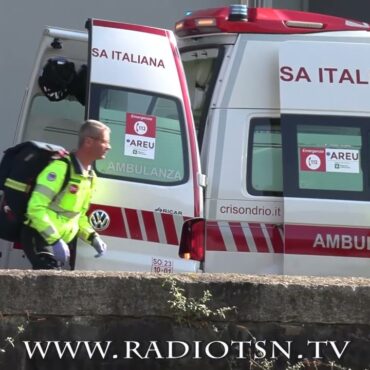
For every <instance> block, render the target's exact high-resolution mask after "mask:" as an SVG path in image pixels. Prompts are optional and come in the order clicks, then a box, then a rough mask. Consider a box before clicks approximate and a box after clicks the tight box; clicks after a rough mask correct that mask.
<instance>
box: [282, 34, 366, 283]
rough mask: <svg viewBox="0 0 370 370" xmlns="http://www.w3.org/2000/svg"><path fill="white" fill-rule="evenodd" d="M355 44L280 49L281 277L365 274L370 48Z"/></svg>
mask: <svg viewBox="0 0 370 370" xmlns="http://www.w3.org/2000/svg"><path fill="white" fill-rule="evenodd" d="M357 40H360V39H357ZM360 41H361V40H360ZM360 41H358V42H352V43H349V42H341V41H340V40H339V41H338V42H327V41H319V39H318V38H317V41H312V42H311V41H289V42H285V43H284V44H283V45H282V47H281V50H280V56H279V58H280V61H279V62H280V100H281V111H282V115H281V122H282V143H283V172H284V243H285V244H284V251H285V255H284V273H285V274H289V275H292V274H293V275H320V276H325V275H334V276H364V277H369V276H370V187H369V179H370V168H369V161H370V149H369V146H370V104H369V102H370V81H369V78H370V77H369V76H370V73H369V72H370V67H369V62H368V61H369V58H370V45H369V44H364V43H361V42H360Z"/></svg>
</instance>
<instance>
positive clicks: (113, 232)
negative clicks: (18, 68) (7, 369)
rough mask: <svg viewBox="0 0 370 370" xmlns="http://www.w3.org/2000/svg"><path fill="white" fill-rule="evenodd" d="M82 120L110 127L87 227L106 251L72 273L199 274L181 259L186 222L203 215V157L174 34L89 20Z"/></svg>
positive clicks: (82, 251)
mask: <svg viewBox="0 0 370 370" xmlns="http://www.w3.org/2000/svg"><path fill="white" fill-rule="evenodd" d="M89 43H90V45H89V47H90V54H89V86H88V98H87V117H89V118H92V119H98V120H100V121H102V122H104V123H105V124H106V125H108V126H109V127H110V129H111V146H112V149H111V150H110V151H109V153H108V154H107V156H106V158H105V159H102V160H99V161H97V162H96V164H95V171H96V173H97V175H98V177H99V180H98V183H97V191H96V193H95V195H94V197H93V204H92V207H91V218H90V220H91V223H92V224H93V226H94V227H95V229H96V230H97V231H98V232H99V233H100V234H101V235H103V238H104V239H105V240H106V242H107V244H108V248H109V251H108V253H107V255H106V256H105V257H104V258H101V259H97V260H96V261H94V259H92V258H91V252H90V251H89V252H87V251H86V248H79V256H78V259H77V267H78V268H91V267H94V268H99V269H108V270H126V271H130V270H132V271H153V272H181V271H197V270H198V266H199V263H198V262H195V261H185V260H181V259H179V258H178V256H177V254H178V245H179V240H180V233H181V228H182V224H183V222H184V220H185V219H187V218H191V217H200V216H201V215H202V190H201V187H200V186H199V184H198V176H199V174H200V161H199V154H198V148H197V143H196V140H195V130H194V123H193V119H192V115H191V109H190V103H189V98H188V92H187V87H186V79H185V76H184V72H183V68H182V64H181V61H180V58H179V53H178V50H177V46H176V41H175V38H174V36H173V34H172V32H171V31H167V30H163V29H157V28H151V27H146V26H139V25H132V24H125V23H117V22H109V21H103V20H97V19H92V20H90V26H89Z"/></svg>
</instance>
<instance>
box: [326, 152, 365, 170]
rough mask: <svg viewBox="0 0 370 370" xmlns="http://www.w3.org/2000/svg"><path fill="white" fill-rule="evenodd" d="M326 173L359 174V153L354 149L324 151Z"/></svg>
mask: <svg viewBox="0 0 370 370" xmlns="http://www.w3.org/2000/svg"><path fill="white" fill-rule="evenodd" d="M326 171H327V172H343V173H360V151H359V150H354V149H326Z"/></svg>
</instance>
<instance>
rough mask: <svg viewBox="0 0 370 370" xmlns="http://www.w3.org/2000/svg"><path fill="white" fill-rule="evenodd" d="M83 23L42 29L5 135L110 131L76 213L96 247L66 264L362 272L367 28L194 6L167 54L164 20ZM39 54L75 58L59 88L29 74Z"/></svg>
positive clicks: (366, 211)
mask: <svg viewBox="0 0 370 370" xmlns="http://www.w3.org/2000/svg"><path fill="white" fill-rule="evenodd" d="M88 29H89V34H88V35H87V34H86V33H83V32H75V31H66V30H59V29H53V28H48V29H47V30H46V31H45V35H44V38H43V41H42V43H41V46H40V52H39V54H38V58H37V61H36V67H35V70H34V72H33V75H32V78H31V83H30V86H29V90H28V93H27V95H26V98H25V103H24V106H23V109H22V115H21V119H20V124H19V127H18V134H17V140H16V141H17V142H20V141H24V140H40V141H46V142H53V143H56V144H61V145H63V146H65V147H67V148H68V149H72V148H73V147H74V146H75V145H76V135H77V131H78V128H79V125H80V124H81V121H82V119H83V118H84V116H85V117H90V118H95V119H99V120H101V121H103V122H105V123H106V124H108V125H109V126H110V127H111V129H112V150H111V152H110V153H109V155H108V156H107V158H106V159H104V160H100V161H97V162H96V164H95V169H96V172H97V174H98V176H99V178H100V180H99V183H98V191H97V193H96V194H95V196H94V199H93V205H92V207H91V210H90V211H91V222H92V224H93V226H94V227H95V228H96V229H97V231H98V232H99V233H100V234H101V235H103V237H104V239H105V240H106V241H107V243H108V246H109V251H108V253H107V254H106V256H104V257H103V258H100V259H94V258H93V257H92V251H91V250H90V248H89V247H87V246H85V245H82V244H81V245H79V247H78V256H77V268H78V269H104V270H131V271H138V270H142V271H154V272H181V271H193V272H195V271H205V272H241V273H249V274H297V275H346V276H370V168H369V167H370V166H369V158H370V103H369V102H370V89H369V84H370V82H369V80H370V66H368V60H370V44H369V41H370V34H369V30H370V27H369V25H368V24H366V23H362V22H356V21H353V20H346V19H341V18H336V17H331V16H325V15H318V14H312V13H311V14H310V13H304V12H297V11H288V10H278V9H268V8H251V9H248V8H247V7H246V6H245V5H235V6H231V7H225V8H217V9H207V10H202V11H197V12H194V13H190V14H188V15H187V16H186V17H185V18H184V19H183V20H181V21H180V22H178V23H177V24H176V29H175V33H176V36H177V44H178V45H179V49H180V54H181V59H182V63H181V61H180V55H179V52H178V49H177V46H176V41H175V39H174V37H173V35H172V33H171V32H170V31H167V30H161V29H154V28H150V27H146V26H137V25H130V24H123V23H116V22H108V21H103V20H95V19H94V20H90V22H89V24H88ZM86 55H88V58H87V60H86ZM50 60H51V61H52V62H55V61H57V63H59V64H60V65H61V66H63V64H65V63H66V61H68V62H73V63H74V65H75V69H76V76H75V79H74V81H75V83H74V84H72V85H73V86H72V87H73V88H71V89H70V90H71V91H69V90H68V89H66V90H65V91H61V92H57V93H55V92H54V90H53V84H52V83H49V85H48V84H47V83H46V84H44V85H43V84H42V83H40V82H39V76H40V74H41V76H43V77H45V76H44V75H45V73H46V72H45V71H49V69H48V68H47V66H48V63H49V61H50ZM183 69H184V71H185V74H184V71H183ZM46 74H47V73H46ZM185 75H186V79H185ZM50 76H52V73H50ZM50 76H49V77H50ZM85 76H86V77H85ZM46 77H48V76H46ZM50 79H51V80H52V78H49V79H48V78H45V79H43V81H47V82H50ZM85 80H86V89H84V88H83V85H84V83H85V82H84V81H85ZM81 81H82V82H83V83H82V85H81ZM45 85H48V86H45ZM186 85H187V86H186ZM40 87H41V88H40ZM187 88H188V89H189V93H190V94H189V95H190V100H189V97H188V93H187ZM67 90H68V91H67ZM85 92H86V96H85ZM53 100H56V101H53ZM80 102H82V104H81V103H80ZM190 107H191V108H190ZM192 115H193V117H194V122H193V118H192ZM194 123H195V127H194ZM198 147H199V150H198ZM184 221H185V223H184ZM183 223H184V226H183ZM179 244H180V249H179V248H178V245H179ZM1 248H2V251H3V253H2V255H3V257H2V258H1V259H0V261H3V262H2V264H3V266H4V267H19V265H20V261H24V258H23V259H22V251H21V249H18V248H19V247H18V246H12V245H9V244H8V245H4V246H1ZM178 254H179V255H180V256H181V257H182V258H178Z"/></svg>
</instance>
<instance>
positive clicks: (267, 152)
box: [247, 118, 283, 196]
mask: <svg viewBox="0 0 370 370" xmlns="http://www.w3.org/2000/svg"><path fill="white" fill-rule="evenodd" d="M250 127H251V128H250V134H249V145H248V148H249V152H248V171H247V188H248V192H249V193H250V194H253V195H271V196H273V195H274V196H281V195H282V191H283V171H282V147H281V132H280V120H279V119H274V118H254V119H252V120H251V125H250Z"/></svg>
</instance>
